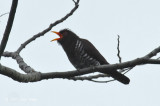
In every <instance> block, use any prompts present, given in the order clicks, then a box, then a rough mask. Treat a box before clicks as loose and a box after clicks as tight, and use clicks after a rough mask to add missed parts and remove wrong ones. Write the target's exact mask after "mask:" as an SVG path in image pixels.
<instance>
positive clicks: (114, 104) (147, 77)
mask: <svg viewBox="0 0 160 106" xmlns="http://www.w3.org/2000/svg"><path fill="white" fill-rule="evenodd" d="M159 4H160V1H159V0H81V1H80V6H79V8H78V10H77V11H76V12H75V13H74V14H73V16H71V17H70V18H69V19H67V20H66V21H65V22H63V23H61V24H59V25H58V26H56V27H54V28H53V30H54V31H59V30H60V29H63V28H70V29H71V30H72V31H74V32H75V33H77V34H78V35H79V36H80V37H82V38H86V39H88V40H90V41H91V42H92V43H93V44H94V45H95V46H96V47H97V48H98V50H99V51H100V52H101V54H103V56H104V57H105V58H106V59H107V60H108V61H109V62H110V63H117V62H118V58H117V56H116V54H117V50H116V46H117V34H119V35H120V37H121V38H120V41H121V43H120V49H121V56H122V61H128V60H132V59H135V58H138V57H141V56H144V55H146V54H147V53H149V52H150V51H152V50H153V49H155V48H156V47H158V46H159V45H160V42H159V40H160V6H159ZM10 5H11V0H0V14H3V13H5V12H9V10H10ZM73 6H74V5H73V2H72V0H47V1H45V0H25V1H24V0H23V1H22V0H19V4H18V8H17V13H16V17H15V21H14V26H13V28H12V32H11V35H10V39H9V42H8V45H7V48H6V50H7V51H15V50H16V49H17V48H18V47H19V46H20V44H21V43H23V42H24V41H26V40H27V39H28V38H30V37H31V36H33V35H34V34H37V33H38V32H40V31H42V30H43V29H45V28H47V27H48V26H49V24H50V23H52V22H54V21H56V20H57V19H59V18H61V17H63V16H64V15H65V14H66V13H68V12H69V11H70V10H71V9H72V8H73ZM7 17H8V15H6V16H3V17H1V18H0V39H1V38H2V35H3V32H4V28H5V25H6V22H7ZM56 37H57V35H55V34H53V33H51V32H49V33H47V34H46V35H45V36H43V37H41V38H38V39H37V40H36V41H34V42H32V43H31V44H30V45H28V46H27V47H26V48H25V49H24V50H23V51H22V52H21V55H22V56H23V58H24V60H25V62H26V63H27V64H28V65H30V66H31V67H33V68H34V69H35V70H37V71H41V72H53V71H67V70H74V67H73V66H72V65H71V64H70V62H69V61H68V59H67V57H66V55H65V53H64V51H63V50H62V48H61V47H60V46H59V45H58V44H57V43H56V42H50V40H52V39H53V38H56ZM2 64H3V65H6V66H8V67H11V68H13V69H16V70H18V71H19V72H22V71H21V70H20V69H19V68H18V65H17V64H16V62H15V60H12V59H11V58H2ZM127 76H128V77H129V78H130V80H131V82H130V84H129V85H123V84H121V83H119V82H117V81H115V82H112V83H107V84H99V83H93V82H88V81H70V80H63V79H50V80H43V81H41V82H35V83H19V82H16V81H13V80H12V79H10V78H8V77H5V76H3V75H0V77H1V78H0V84H1V86H0V90H1V92H0V105H1V106H22V105H23V106H36V105H37V106H44V105H45V106H51V105H52V106H53V105H55V106H64V105H65V106H107V105H108V106H151V105H152V106H159V105H160V101H159V98H160V92H159V89H160V84H159V81H160V77H159V76H160V66H158V65H145V66H138V67H136V68H134V69H133V70H131V72H129V73H128V74H127ZM104 80H108V78H106V79H104Z"/></svg>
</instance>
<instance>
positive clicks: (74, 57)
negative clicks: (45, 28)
mask: <svg viewBox="0 0 160 106" xmlns="http://www.w3.org/2000/svg"><path fill="white" fill-rule="evenodd" d="M59 33H60V34H61V35H62V36H63V37H62V38H61V39H59V40H58V43H59V44H61V46H62V47H63V49H64V51H65V52H66V54H67V56H68V59H69V60H70V62H71V63H72V64H73V66H74V67H75V68H76V69H82V68H86V67H90V66H97V65H104V64H109V63H108V62H107V61H106V59H105V58H104V57H103V56H102V55H101V54H100V53H99V51H98V50H97V49H96V48H95V47H94V45H93V44H92V43H91V42H89V41H88V40H86V39H82V38H79V37H78V36H77V35H76V34H75V33H73V32H72V31H70V30H68V29H63V30H61V31H60V32H59ZM99 72H102V73H105V74H109V75H110V76H111V77H113V78H114V79H116V80H118V81H120V82H122V83H124V84H128V83H129V82H130V80H129V78H128V77H126V76H124V75H123V74H121V73H119V72H118V71H116V70H110V71H106V72H105V70H100V71H99Z"/></svg>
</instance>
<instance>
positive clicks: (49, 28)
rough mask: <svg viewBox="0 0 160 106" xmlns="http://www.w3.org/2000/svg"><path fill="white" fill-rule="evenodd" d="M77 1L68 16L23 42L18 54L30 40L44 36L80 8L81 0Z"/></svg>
mask: <svg viewBox="0 0 160 106" xmlns="http://www.w3.org/2000/svg"><path fill="white" fill-rule="evenodd" d="M73 2H74V3H75V7H74V8H73V9H72V10H71V11H70V12H69V13H68V14H66V16H64V17H63V18H61V19H60V20H57V21H56V22H54V23H52V24H50V26H49V27H48V28H46V29H45V30H43V31H42V32H39V33H38V34H36V35H33V37H32V38H30V39H28V40H27V41H25V42H24V43H23V44H21V46H20V47H19V48H18V50H17V51H16V52H17V53H18V54H19V53H20V52H21V50H22V49H23V48H25V46H26V45H27V44H29V43H30V42H32V41H34V40H35V39H37V38H38V37H41V36H43V35H44V34H45V33H47V32H48V31H50V30H51V29H52V27H54V26H56V25H57V24H59V23H62V22H63V21H64V20H66V19H67V18H68V17H69V16H71V15H72V14H73V13H74V12H75V10H76V9H77V8H78V6H79V5H78V3H79V0H77V2H75V1H73Z"/></svg>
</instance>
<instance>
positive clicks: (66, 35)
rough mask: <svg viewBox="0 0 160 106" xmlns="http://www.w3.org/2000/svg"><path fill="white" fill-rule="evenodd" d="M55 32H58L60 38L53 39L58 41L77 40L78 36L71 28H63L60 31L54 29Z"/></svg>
mask: <svg viewBox="0 0 160 106" xmlns="http://www.w3.org/2000/svg"><path fill="white" fill-rule="evenodd" d="M52 32H53V33H55V34H57V35H58V36H59V38H55V39H53V40H51V41H58V43H60V44H66V43H71V42H72V41H75V40H76V39H77V38H78V36H77V35H76V34H75V33H73V32H72V31H70V30H69V29H63V30H60V31H59V32H56V31H52Z"/></svg>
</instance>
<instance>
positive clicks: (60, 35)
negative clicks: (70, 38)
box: [51, 31, 63, 42]
mask: <svg viewBox="0 0 160 106" xmlns="http://www.w3.org/2000/svg"><path fill="white" fill-rule="evenodd" d="M51 32H53V33H55V34H57V35H58V36H59V37H60V38H56V39H53V40H51V42H52V41H56V40H59V39H61V38H62V37H63V36H62V34H61V33H59V32H56V31H51Z"/></svg>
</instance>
